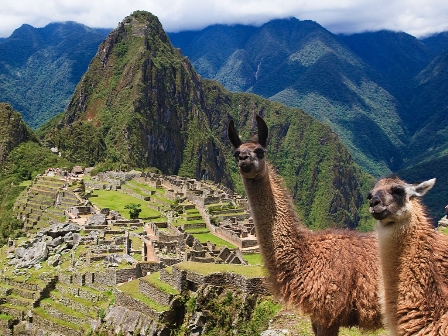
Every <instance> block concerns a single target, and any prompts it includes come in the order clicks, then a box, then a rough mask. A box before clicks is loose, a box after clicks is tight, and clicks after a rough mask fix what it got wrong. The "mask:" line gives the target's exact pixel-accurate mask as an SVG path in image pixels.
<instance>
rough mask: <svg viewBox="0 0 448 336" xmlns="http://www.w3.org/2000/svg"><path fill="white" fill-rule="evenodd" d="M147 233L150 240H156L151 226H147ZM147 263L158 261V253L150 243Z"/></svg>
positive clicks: (147, 248)
mask: <svg viewBox="0 0 448 336" xmlns="http://www.w3.org/2000/svg"><path fill="white" fill-rule="evenodd" d="M145 231H146V234H147V237H148V239H149V240H151V239H156V236H155V235H154V232H152V230H151V228H150V227H149V225H145ZM146 261H157V256H156V253H155V252H154V249H153V248H152V245H151V244H150V243H146Z"/></svg>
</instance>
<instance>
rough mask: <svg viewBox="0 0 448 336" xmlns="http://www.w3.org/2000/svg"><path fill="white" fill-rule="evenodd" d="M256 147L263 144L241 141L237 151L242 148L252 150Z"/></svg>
mask: <svg viewBox="0 0 448 336" xmlns="http://www.w3.org/2000/svg"><path fill="white" fill-rule="evenodd" d="M257 148H263V146H261V145H260V144H259V143H258V142H246V143H243V144H242V145H241V146H240V147H239V148H238V150H239V151H243V150H247V151H254V150H256V149H257Z"/></svg>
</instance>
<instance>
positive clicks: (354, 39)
mask: <svg viewBox="0 0 448 336" xmlns="http://www.w3.org/2000/svg"><path fill="white" fill-rule="evenodd" d="M340 37H341V39H342V40H343V41H344V42H345V43H346V44H347V45H348V46H349V47H350V49H351V50H352V51H353V52H354V53H355V54H356V55H357V56H359V57H360V58H361V59H362V60H363V61H364V62H366V63H367V64H368V65H369V66H371V67H372V68H374V69H375V70H376V71H378V72H379V73H380V74H381V76H382V78H383V79H382V80H381V79H380V83H381V85H382V86H383V87H384V88H386V89H387V90H388V92H391V93H392V94H393V95H394V97H397V98H398V99H399V100H400V101H401V102H406V101H407V94H408V93H409V90H410V89H411V88H412V87H413V78H414V77H415V76H416V75H418V73H419V72H420V71H422V70H423V69H424V68H425V67H426V66H427V65H428V64H429V63H430V62H431V60H432V58H433V57H432V54H431V52H430V50H429V48H428V47H427V46H426V44H425V43H424V42H423V41H420V40H418V39H417V38H416V37H414V36H411V35H409V34H406V33H403V32H393V31H387V30H381V31H378V32H366V33H361V34H353V35H342V36H340ZM403 110H404V111H405V110H407V108H406V107H404V109H403ZM404 111H402V112H401V113H404ZM402 118H403V117H402ZM403 119H404V120H403V121H404V122H406V119H405V118H403Z"/></svg>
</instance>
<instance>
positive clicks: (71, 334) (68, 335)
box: [32, 312, 84, 336]
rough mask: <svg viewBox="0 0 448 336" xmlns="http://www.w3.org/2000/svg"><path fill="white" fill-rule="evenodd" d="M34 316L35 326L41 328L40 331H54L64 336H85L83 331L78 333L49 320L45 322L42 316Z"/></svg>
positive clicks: (34, 314) (35, 314)
mask: <svg viewBox="0 0 448 336" xmlns="http://www.w3.org/2000/svg"><path fill="white" fill-rule="evenodd" d="M32 314H33V315H32V316H33V324H34V325H35V326H37V327H39V328H40V329H43V330H46V331H53V332H55V333H56V334H57V335H64V336H83V335H84V332H83V331H82V330H81V331H79V332H78V331H76V330H74V329H71V328H67V327H65V326H63V325H61V324H58V323H55V322H52V321H49V320H44V319H43V318H42V317H40V315H38V314H37V313H35V312H32Z"/></svg>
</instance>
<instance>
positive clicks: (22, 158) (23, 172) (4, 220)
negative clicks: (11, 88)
mask: <svg viewBox="0 0 448 336" xmlns="http://www.w3.org/2000/svg"><path fill="white" fill-rule="evenodd" d="M55 166H61V167H62V166H65V167H70V166H71V164H70V162H68V161H67V160H65V159H63V158H60V157H58V156H57V155H55V154H54V153H52V152H51V151H50V150H49V149H48V148H45V147H43V146H42V145H41V144H40V143H39V140H38V139H37V137H36V135H35V134H34V133H33V131H32V130H31V129H30V128H29V127H28V126H26V124H25V123H24V122H23V121H22V116H21V115H20V113H18V112H16V111H14V110H13V108H12V106H11V105H9V104H5V103H1V104H0V245H3V244H4V243H5V242H6V240H7V239H8V238H14V237H17V236H20V235H22V234H23V232H22V230H21V229H22V226H23V222H22V221H20V220H18V219H16V218H14V217H13V214H12V213H13V207H14V202H15V200H16V198H17V196H18V195H19V194H20V192H21V191H22V190H23V189H25V186H24V185H22V182H23V181H26V180H30V179H32V178H34V177H35V176H36V175H37V174H39V173H40V174H42V173H43V172H44V171H45V169H47V168H48V167H55Z"/></svg>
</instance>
